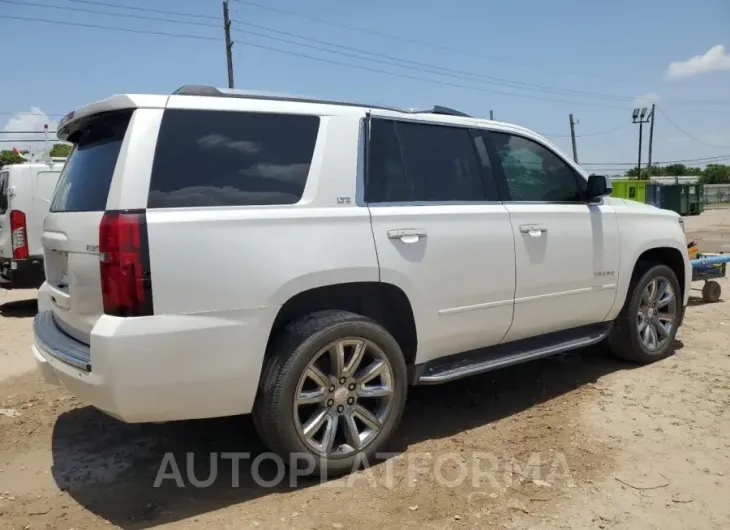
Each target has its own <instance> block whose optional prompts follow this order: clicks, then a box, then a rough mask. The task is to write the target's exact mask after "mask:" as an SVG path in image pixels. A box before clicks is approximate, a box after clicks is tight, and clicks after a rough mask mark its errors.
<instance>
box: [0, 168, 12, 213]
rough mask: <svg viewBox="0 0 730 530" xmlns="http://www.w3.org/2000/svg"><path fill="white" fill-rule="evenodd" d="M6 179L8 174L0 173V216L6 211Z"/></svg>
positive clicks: (5, 172)
mask: <svg viewBox="0 0 730 530" xmlns="http://www.w3.org/2000/svg"><path fill="white" fill-rule="evenodd" d="M8 178H10V173H8V172H7V171H3V172H2V173H0V214H4V213H5V212H7V211H8Z"/></svg>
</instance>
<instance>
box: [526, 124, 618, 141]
mask: <svg viewBox="0 0 730 530" xmlns="http://www.w3.org/2000/svg"><path fill="white" fill-rule="evenodd" d="M626 127H627V125H626V124H623V125H619V126H617V127H613V128H612V129H607V130H605V131H597V132H592V133H584V134H576V135H575V137H576V138H587V137H589V136H601V135H603V134H609V133H612V132H614V131H618V130H620V129H625V128H626ZM539 134H541V135H542V136H547V137H549V138H570V134H546V133H539Z"/></svg>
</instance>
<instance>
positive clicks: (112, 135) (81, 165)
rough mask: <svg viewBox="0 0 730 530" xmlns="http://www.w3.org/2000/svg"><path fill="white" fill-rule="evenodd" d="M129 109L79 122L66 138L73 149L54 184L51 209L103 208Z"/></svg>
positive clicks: (89, 210)
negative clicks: (75, 129)
mask: <svg viewBox="0 0 730 530" xmlns="http://www.w3.org/2000/svg"><path fill="white" fill-rule="evenodd" d="M132 112H133V111H131V110H124V111H117V112H110V113H104V114H98V115H96V116H92V117H91V118H89V120H88V121H87V122H86V123H83V124H82V125H80V127H79V130H78V131H77V132H75V133H74V134H73V135H72V137H71V138H70V139H69V140H70V141H72V142H73V143H74V148H73V151H72V152H71V155H70V156H69V158H68V160H67V161H66V165H65V166H64V168H63V172H62V173H61V177H60V178H59V181H58V185H57V186H56V191H55V193H54V195H53V202H52V203H51V211H52V212H101V211H104V210H106V200H107V196H108V195H109V188H110V187H111V183H112V177H113V176H114V167H115V166H116V165H117V158H119V150H120V149H121V148H122V141H123V140H124V135H125V134H126V132H127V126H128V125H129V120H130V119H131V117H132Z"/></svg>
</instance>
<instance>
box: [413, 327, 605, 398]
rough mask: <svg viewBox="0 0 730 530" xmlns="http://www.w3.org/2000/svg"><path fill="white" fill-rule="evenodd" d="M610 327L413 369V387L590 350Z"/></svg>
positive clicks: (583, 329)
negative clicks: (580, 350) (576, 350)
mask: <svg viewBox="0 0 730 530" xmlns="http://www.w3.org/2000/svg"><path fill="white" fill-rule="evenodd" d="M610 331H611V324H610V323H601V324H594V325H591V326H584V327H580V328H575V329H570V330H565V331H558V332H556V333H550V334H548V335H542V336H540V337H532V338H529V339H523V340H518V341H514V342H508V343H506V344H499V345H497V346H491V347H489V348H481V349H478V350H472V351H468V352H464V353H458V354H455V355H449V356H448V357H443V358H441V359H436V360H433V361H430V362H427V363H424V364H421V365H417V366H415V367H414V368H415V370H414V373H413V383H414V384H418V385H434V384H438V383H446V382H448V381H454V380H455V379H461V378H462V377H468V376H470V375H475V374H481V373H484V372H489V371H491V370H497V369H499V368H505V367H507V366H512V365H515V364H520V363H524V362H527V361H532V360H535V359H540V358H543V357H549V356H551V355H556V354H559V353H565V352H567V351H570V350H575V349H577V348H585V347H586V346H592V345H593V344H597V343H599V342H601V341H602V340H603V339H605V338H606V337H607V336H608V334H609V333H610Z"/></svg>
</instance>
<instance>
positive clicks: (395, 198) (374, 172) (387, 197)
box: [366, 120, 410, 203]
mask: <svg viewBox="0 0 730 530" xmlns="http://www.w3.org/2000/svg"><path fill="white" fill-rule="evenodd" d="M368 154H369V157H368V168H367V193H366V200H367V202H373V203H375V202H403V201H407V200H409V197H410V193H409V188H408V181H407V179H406V172H405V169H404V167H403V157H402V156H401V149H400V144H399V143H398V136H397V135H396V133H395V122H393V121H390V120H371V122H370V144H369V148H368Z"/></svg>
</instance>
